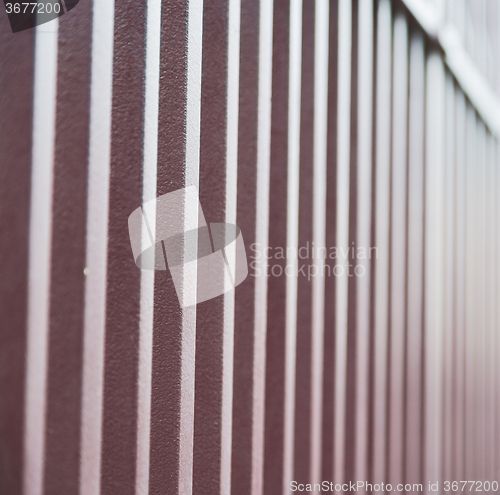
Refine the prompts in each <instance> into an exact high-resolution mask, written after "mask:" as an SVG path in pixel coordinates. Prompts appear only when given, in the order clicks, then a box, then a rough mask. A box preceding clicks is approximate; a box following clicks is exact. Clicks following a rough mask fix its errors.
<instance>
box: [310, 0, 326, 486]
mask: <svg viewBox="0 0 500 495" xmlns="http://www.w3.org/2000/svg"><path fill="white" fill-rule="evenodd" d="M315 15H316V19H315V41H314V190H313V242H314V245H315V246H316V248H317V249H322V248H326V252H327V251H328V246H326V244H325V234H326V179H327V170H326V168H327V165H326V160H327V126H328V69H329V65H328V59H329V17H330V11H329V5H328V2H327V1H325V0H316V11H315ZM321 256H322V255H320V256H319V257H316V258H315V259H314V261H313V263H314V266H315V267H316V273H317V275H316V276H315V277H314V278H313V287H312V359H311V381H312V385H311V458H310V459H311V460H310V462H311V465H310V468H309V469H310V473H311V477H310V482H311V483H321V479H322V478H321V466H322V457H321V454H322V438H321V437H322V411H323V366H324V362H323V342H324V324H325V320H324V314H325V275H324V273H325V272H324V268H325V260H324V258H322V257H321Z"/></svg>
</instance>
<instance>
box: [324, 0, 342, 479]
mask: <svg viewBox="0 0 500 495" xmlns="http://www.w3.org/2000/svg"><path fill="white" fill-rule="evenodd" d="M338 9H339V4H338V2H331V3H330V12H329V34H328V37H329V56H328V89H327V91H328V96H327V102H325V103H326V106H327V110H326V111H327V124H326V125H327V131H326V132H327V151H326V160H327V164H326V181H325V182H326V204H325V208H326V212H325V223H326V225H325V245H326V247H327V248H328V249H329V250H330V249H331V247H333V246H335V244H336V214H337V211H336V199H337V97H338V91H337V89H338V72H337V69H338V31H339V25H338ZM336 261H337V260H336V259H332V258H330V256H328V258H327V259H326V260H325V270H328V272H329V274H332V275H331V276H328V277H326V279H325V289H324V290H325V305H324V308H325V311H324V325H325V328H324V341H323V347H324V349H323V391H322V402H323V410H322V442H321V445H322V452H321V460H322V467H321V473H322V478H323V480H333V464H334V463H333V456H334V421H335V401H334V399H335V318H336V307H335V287H336V277H335V276H334V275H333V273H332V272H333V270H334V267H335V264H336Z"/></svg>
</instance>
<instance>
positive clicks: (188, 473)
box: [179, 0, 203, 495]
mask: <svg viewBox="0 0 500 495" xmlns="http://www.w3.org/2000/svg"><path fill="white" fill-rule="evenodd" d="M202 47H203V0H191V1H190V2H189V4H188V35H187V90H186V155H185V156H186V162H185V173H186V176H185V186H186V187H189V186H195V187H196V188H197V189H198V188H199V184H200V126H201V72H202ZM184 224H185V225H186V228H187V226H188V225H191V227H189V228H192V225H198V207H197V205H196V207H195V208H193V207H192V205H191V208H190V207H189V205H186V207H185V210H184ZM190 266H191V267H193V270H192V271H191V272H187V271H185V272H183V291H190V292H191V293H192V294H196V291H197V278H198V277H197V271H196V263H190ZM181 352H182V355H181V407H180V410H181V417H180V439H179V494H182V495H184V494H186V495H190V494H191V493H192V490H193V445H194V391H195V355H196V305H193V306H190V307H187V308H183V310H182V351H181Z"/></svg>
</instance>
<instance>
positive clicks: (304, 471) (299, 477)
mask: <svg viewBox="0 0 500 495" xmlns="http://www.w3.org/2000/svg"><path fill="white" fill-rule="evenodd" d="M314 38H315V2H309V3H307V2H304V4H303V8H302V47H301V82H300V85H301V89H300V92H301V101H300V151H299V190H298V198H297V199H298V204H297V218H298V230H297V233H298V248H299V253H298V254H299V258H300V259H299V260H298V264H299V267H304V270H303V271H299V272H298V274H297V301H296V309H295V315H296V319H297V321H296V349H297V352H296V358H295V402H294V409H295V410H294V414H295V417H294V455H293V457H294V458H293V477H292V479H293V480H295V481H297V483H308V482H310V481H311V472H310V468H311V446H312V444H311V413H312V411H311V397H312V388H311V387H312V376H311V373H312V338H313V337H312V304H313V299H312V280H311V268H310V267H311V266H312V264H313V263H314V261H313V257H314V258H315V252H314V250H315V248H316V249H317V246H316V247H315V246H314V245H313V244H312V240H313V237H314V213H313V210H314V205H313V201H314V200H313V196H314V173H315V170H314V163H313V162H314V132H315V128H314V97H315V95H314V89H315V87H314V75H315V71H314V58H315V54H314V48H315V43H314ZM304 251H305V254H304ZM288 490H289V488H288Z"/></svg>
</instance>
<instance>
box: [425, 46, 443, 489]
mask: <svg viewBox="0 0 500 495" xmlns="http://www.w3.org/2000/svg"><path fill="white" fill-rule="evenodd" d="M444 85H445V80H444V67H443V62H442V59H441V57H440V55H439V54H437V53H435V52H432V53H430V54H429V56H428V59H427V80H426V94H427V102H426V156H425V268H424V270H425V272H424V277H425V279H424V280H425V281H424V284H425V285H424V288H425V296H424V307H425V320H424V323H425V350H424V380H425V382H424V383H425V385H424V404H425V412H424V432H425V433H424V435H425V436H424V455H423V459H424V466H423V472H424V475H423V479H424V480H425V481H426V482H428V481H431V482H432V483H435V482H436V481H437V480H439V479H440V476H441V473H442V471H441V465H442V462H441V456H440V451H441V448H442V441H441V438H442V436H441V421H442V416H441V414H442V402H441V401H442V367H443V342H442V339H443V335H442V326H443V303H444V301H443V248H444V238H443V237H444V236H443V228H444V218H443V214H444V204H443V196H444V184H443V181H444V176H443V174H444V146H443V142H444V132H443V131H444ZM424 490H425V492H426V493H429V492H430V491H429V486H428V485H424Z"/></svg>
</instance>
